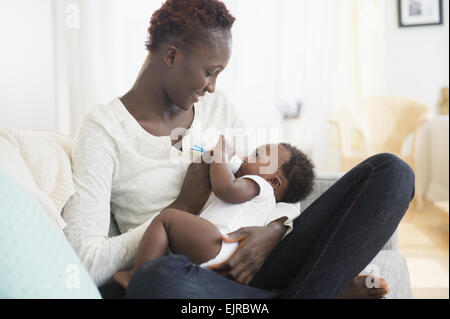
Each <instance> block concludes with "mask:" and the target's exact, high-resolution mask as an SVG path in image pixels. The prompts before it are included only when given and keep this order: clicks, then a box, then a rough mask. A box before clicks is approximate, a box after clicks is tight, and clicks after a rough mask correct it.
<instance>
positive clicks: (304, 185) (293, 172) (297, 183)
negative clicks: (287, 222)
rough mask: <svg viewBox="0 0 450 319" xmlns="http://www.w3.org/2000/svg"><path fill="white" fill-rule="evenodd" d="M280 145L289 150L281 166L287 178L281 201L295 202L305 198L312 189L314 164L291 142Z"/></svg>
mask: <svg viewBox="0 0 450 319" xmlns="http://www.w3.org/2000/svg"><path fill="white" fill-rule="evenodd" d="M280 145H281V146H283V147H284V148H286V149H287V150H288V151H290V152H291V158H290V159H289V161H288V162H287V163H284V164H283V165H282V166H281V170H282V171H283V173H284V175H285V176H286V178H287V180H288V186H287V189H286V192H285V194H284V196H283V198H282V199H281V201H282V202H285V203H297V202H300V201H302V200H303V199H305V198H306V197H307V196H308V195H309V194H310V193H311V191H312V189H313V184H314V178H315V173H314V164H313V163H312V161H311V160H310V159H309V158H308V156H307V155H306V154H305V153H303V152H302V151H300V150H299V149H297V148H296V147H294V146H292V145H291V144H288V143H281V144H280Z"/></svg>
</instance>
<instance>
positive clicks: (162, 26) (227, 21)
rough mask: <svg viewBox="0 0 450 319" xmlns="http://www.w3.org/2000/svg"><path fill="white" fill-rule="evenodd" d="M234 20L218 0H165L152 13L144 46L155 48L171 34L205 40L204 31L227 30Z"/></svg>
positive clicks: (187, 41)
mask: <svg viewBox="0 0 450 319" xmlns="http://www.w3.org/2000/svg"><path fill="white" fill-rule="evenodd" d="M235 20H236V19H235V17H233V16H232V15H231V14H230V12H229V11H228V9H227V7H226V6H225V4H224V3H223V2H222V1H219V0H167V1H166V2H164V4H163V5H162V6H161V8H159V9H158V10H156V11H155V12H154V13H153V15H152V18H151V21H150V27H149V28H148V33H149V38H148V40H147V41H146V43H145V46H146V47H147V50H149V51H155V50H156V49H157V48H158V45H159V44H160V43H161V42H163V41H167V40H169V39H173V38H174V37H176V39H177V40H180V41H182V43H192V41H193V40H196V39H203V40H205V39H204V38H205V31H207V30H208V29H224V30H230V29H231V27H232V26H233V23H234V21H235Z"/></svg>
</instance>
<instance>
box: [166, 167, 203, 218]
mask: <svg viewBox="0 0 450 319" xmlns="http://www.w3.org/2000/svg"><path fill="white" fill-rule="evenodd" d="M210 195H211V184H210V182H209V164H206V163H204V162H202V163H192V164H191V165H189V168H188V170H187V172H186V176H185V177H184V181H183V186H182V187H181V191H180V194H179V195H178V197H177V199H176V200H175V201H174V202H173V203H172V204H171V205H169V206H168V207H167V208H176V209H180V210H183V211H187V212H189V213H192V214H195V215H197V214H199V213H200V211H201V210H202V208H203V206H205V204H206V201H207V200H208V198H209V196H210Z"/></svg>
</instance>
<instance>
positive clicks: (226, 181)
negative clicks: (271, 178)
mask: <svg viewBox="0 0 450 319" xmlns="http://www.w3.org/2000/svg"><path fill="white" fill-rule="evenodd" d="M226 147H228V146H227V145H226V143H225V139H224V137H223V135H221V136H220V138H219V141H218V142H217V145H216V147H215V148H214V156H213V161H212V163H211V166H210V171H209V178H210V182H211V188H212V191H213V192H214V194H215V195H216V196H217V197H218V198H220V199H221V200H223V201H225V202H227V203H232V204H239V203H243V202H246V201H249V200H251V199H252V198H253V197H255V196H257V195H258V194H259V191H260V189H259V185H258V184H257V183H256V182H255V181H253V180H251V179H248V178H239V179H236V178H235V176H234V174H233V173H232V172H231V170H230V169H229V167H228V166H227V164H226V162H225V160H229V159H228V158H227V156H228V155H227V154H226V151H225V148H226Z"/></svg>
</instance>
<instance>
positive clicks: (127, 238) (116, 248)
mask: <svg viewBox="0 0 450 319" xmlns="http://www.w3.org/2000/svg"><path fill="white" fill-rule="evenodd" d="M72 170H73V180H74V186H75V194H74V195H73V196H72V197H71V198H70V199H69V201H68V202H67V204H66V206H65V208H64V212H63V218H64V220H65V222H66V223H67V227H66V228H65V229H64V233H65V235H66V237H67V239H68V240H69V242H70V243H71V244H72V246H73V248H74V249H75V251H76V252H77V254H78V256H79V257H80V258H81V260H82V262H83V263H84V265H85V266H86V267H87V269H88V270H89V273H90V274H91V276H92V277H93V279H94V281H95V283H96V284H97V285H99V286H100V285H102V284H103V283H104V282H105V281H107V280H108V279H109V278H111V277H112V276H113V274H114V273H115V272H116V271H118V270H121V269H124V268H127V267H130V266H131V265H132V262H133V259H134V254H135V251H136V249H137V246H138V244H139V241H140V239H141V237H142V235H143V233H144V232H145V229H146V228H147V226H148V223H145V224H143V225H141V226H139V227H137V228H135V229H133V230H130V231H128V232H127V233H125V234H122V235H120V236H117V237H114V238H109V237H108V231H109V224H110V218H111V214H110V198H111V185H112V179H113V176H114V175H115V173H116V172H117V170H118V161H117V155H116V150H115V144H114V141H113V140H112V138H111V137H110V136H109V135H108V134H107V133H106V132H105V130H104V129H103V128H102V127H101V126H100V125H98V124H96V123H95V122H93V121H91V120H86V121H85V122H84V123H83V126H82V127H81V129H80V131H79V133H78V135H77V139H76V142H75V145H74V148H73V151H72Z"/></svg>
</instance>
